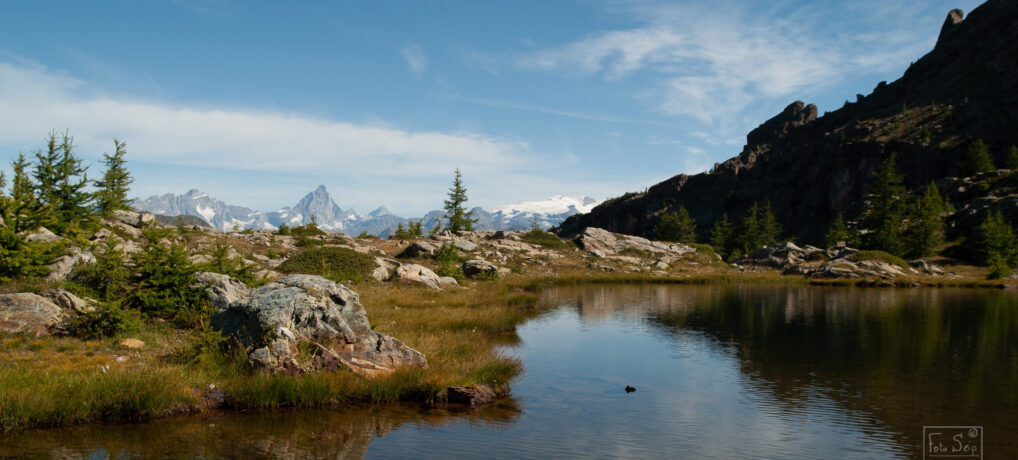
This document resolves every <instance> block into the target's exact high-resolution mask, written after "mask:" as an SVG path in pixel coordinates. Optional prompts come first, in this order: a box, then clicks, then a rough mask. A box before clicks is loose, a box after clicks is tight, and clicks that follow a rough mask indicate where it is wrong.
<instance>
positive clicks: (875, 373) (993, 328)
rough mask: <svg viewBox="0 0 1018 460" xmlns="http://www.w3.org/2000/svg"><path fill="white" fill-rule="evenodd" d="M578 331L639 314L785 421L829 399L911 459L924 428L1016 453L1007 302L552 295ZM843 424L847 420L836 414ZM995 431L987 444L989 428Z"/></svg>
mask: <svg viewBox="0 0 1018 460" xmlns="http://www.w3.org/2000/svg"><path fill="white" fill-rule="evenodd" d="M546 297H547V298H546V301H549V302H554V303H558V304H565V305H572V306H575V307H576V308H578V309H579V311H580V312H581V313H582V315H583V320H584V322H585V323H598V322H601V321H604V320H605V318H607V317H608V316H611V315H627V316H640V315H642V316H645V317H646V318H647V319H648V321H647V325H648V326H649V327H652V328H658V329H660V330H662V331H663V332H668V333H669V334H670V335H671V336H672V337H673V338H675V340H680V339H681V337H680V336H681V335H682V334H684V333H687V334H688V333H689V332H695V333H702V334H704V335H706V336H707V337H711V338H713V339H714V340H715V341H717V342H718V343H719V347H718V348H719V349H720V350H722V351H724V352H725V353H729V354H731V355H733V356H734V357H735V358H737V359H738V360H739V362H740V367H741V372H742V374H743V375H744V376H746V378H747V380H748V382H750V384H751V385H752V386H753V387H755V388H757V389H760V390H763V391H765V392H766V393H769V394H771V395H773V397H774V398H775V399H776V400H777V401H778V403H779V404H778V405H779V407H781V408H782V410H783V411H786V413H788V414H802V413H803V407H804V405H805V404H806V403H807V402H810V400H811V398H813V399H815V398H816V397H818V396H823V397H825V398H829V399H830V400H832V401H835V402H836V403H837V404H838V405H840V406H841V407H842V410H841V411H842V412H843V413H846V414H848V413H851V414H856V415H852V416H862V417H865V419H866V420H872V422H873V423H878V424H880V425H883V426H886V427H887V428H888V429H890V430H891V431H892V432H894V433H897V436H898V440H899V441H900V442H901V444H902V445H904V446H914V448H915V449H916V451H915V452H914V454H915V455H916V456H918V455H919V454H920V453H919V451H918V448H919V445H920V444H919V443H920V438H921V434H922V427H923V426H924V425H982V426H984V427H987V428H986V429H987V430H988V431H987V433H988V434H987V438H986V448H987V452H988V453H992V452H993V451H994V450H996V451H998V452H1000V451H1004V452H1010V453H1012V454H1014V453H1018V440H1016V439H1014V437H1013V436H1009V435H1007V433H1009V432H1011V433H1013V426H1014V424H1015V422H1016V421H1018V418H1016V417H1018V416H1016V414H1018V296H1016V295H1014V294H1012V293H1008V292H1001V291H988V290H974V289H858V288H846V289H834V288H818V287H806V288H783V287H773V286H629V287H619V286H603V287H584V288H579V289H570V288H563V289H558V290H552V291H549V292H547V293H546ZM846 416H847V415H846ZM989 427H997V429H998V430H1000V431H999V435H998V436H993V435H992V434H991V433H992V431H993V429H992V428H989Z"/></svg>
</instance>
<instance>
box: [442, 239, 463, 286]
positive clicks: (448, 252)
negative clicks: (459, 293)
mask: <svg viewBox="0 0 1018 460" xmlns="http://www.w3.org/2000/svg"><path fill="white" fill-rule="evenodd" d="M462 262H463V260H462V259H460V254H459V250H457V249H456V246H455V245H453V244H452V243H445V244H443V245H442V247H440V248H438V250H436V251H435V263H436V264H437V266H436V267H435V273H436V274H437V275H438V276H451V277H453V278H455V279H456V281H458V282H460V283H463V281H464V280H466V276H464V275H463V266H462V265H461V264H462Z"/></svg>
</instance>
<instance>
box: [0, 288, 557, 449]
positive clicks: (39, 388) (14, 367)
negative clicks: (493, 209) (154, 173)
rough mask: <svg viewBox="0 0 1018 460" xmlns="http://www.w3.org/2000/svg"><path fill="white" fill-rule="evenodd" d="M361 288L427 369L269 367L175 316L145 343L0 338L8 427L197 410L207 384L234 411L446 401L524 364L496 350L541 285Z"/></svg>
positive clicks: (2, 414)
mask: <svg viewBox="0 0 1018 460" xmlns="http://www.w3.org/2000/svg"><path fill="white" fill-rule="evenodd" d="M358 290H359V291H360V293H361V295H362V297H361V298H362V301H363V302H364V305H365V308H366V309H367V313H368V318H370V320H371V323H372V326H373V328H374V329H375V330H377V331H380V332H385V333H387V334H391V335H393V336H395V337H398V338H399V339H400V340H402V341H403V342H405V343H407V344H408V345H410V346H412V347H414V348H416V349H417V350H420V351H421V352H422V353H424V354H425V356H426V357H427V358H428V368H426V369H402V370H399V371H397V372H395V373H393V374H391V375H388V376H384V377H377V378H374V379H365V378H363V377H360V376H358V375H356V374H354V373H352V372H349V371H340V372H321V373H311V374H306V375H301V376H292V375H270V374H266V373H260V372H253V371H251V370H250V369H248V368H247V366H246V357H245V356H244V355H243V353H242V352H237V351H233V352H225V353H224V352H222V351H220V350H219V349H215V348H214V347H209V346H208V339H207V337H206V336H207V334H203V333H201V332H197V331H189V332H183V331H181V330H177V329H174V328H173V327H171V326H169V325H167V324H166V323H149V324H145V325H144V326H143V327H142V328H141V329H140V330H139V331H138V332H137V333H136V334H132V336H133V337H137V338H139V339H141V340H143V341H144V342H145V343H146V346H145V348H144V349H142V350H129V349H125V348H122V347H120V346H119V345H118V342H119V339H120V338H122V337H114V338H109V339H102V340H87V341H86V340H80V339H76V338H71V337H29V336H21V335H0V388H2V389H3V391H2V392H0V431H10V430H17V429H23V428H28V427H51V426H61V425H69V424H76V423H88V422H96V421H103V422H130V421H139V420H145V419H149V418H152V417H156V416H159V415H162V414H168V413H173V412H175V411H180V410H186V409H187V408H192V407H195V405H196V404H198V403H199V401H198V399H199V396H198V393H197V392H196V390H195V389H197V388H206V387H207V386H208V385H210V384H212V385H215V386H216V387H218V388H220V389H222V390H223V391H224V392H225V393H226V394H227V400H226V405H227V407H229V408H234V409H256V410H271V409H277V408H305V407H332V406H336V405H346V404H351V403H360V402H364V403H387V402H394V401H421V402H440V401H442V400H444V398H445V394H444V389H445V388H446V387H448V386H450V385H464V384H472V383H487V384H496V385H501V384H505V383H508V382H509V381H510V380H511V379H512V378H513V377H515V376H516V375H518V374H519V373H520V372H521V370H522V368H521V365H520V363H519V362H518V361H516V360H515V359H512V358H510V357H507V356H504V355H503V354H501V353H500V352H499V348H500V347H501V346H504V345H507V344H514V343H516V342H517V341H518V340H519V338H518V337H517V336H516V334H515V327H516V326H517V325H519V324H520V323H522V322H523V321H525V320H526V319H527V318H530V317H532V316H534V315H536V314H537V312H538V309H537V308H535V305H536V304H537V297H536V295H535V294H534V293H533V292H529V291H527V290H524V289H521V288H519V287H518V286H515V285H510V284H508V283H505V282H495V283H492V282H486V283H485V289H483V290H473V289H462V290H455V291H447V292H436V291H431V290H429V289H427V288H422V287H416V286H406V285H386V286H382V285H377V284H376V285H365V286H362V287H359V288H358ZM118 357H121V358H125V357H126V360H124V361H122V362H118V361H117V358H118ZM104 370H105V371H104Z"/></svg>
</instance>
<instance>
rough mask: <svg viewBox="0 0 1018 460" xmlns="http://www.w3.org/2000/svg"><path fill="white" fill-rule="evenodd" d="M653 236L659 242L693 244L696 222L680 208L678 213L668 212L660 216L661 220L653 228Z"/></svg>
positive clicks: (684, 209) (683, 208)
mask: <svg viewBox="0 0 1018 460" xmlns="http://www.w3.org/2000/svg"><path fill="white" fill-rule="evenodd" d="M654 234H655V235H656V237H657V239H658V240H660V241H675V242H679V243H694V242H696V221H695V220H693V218H692V217H690V216H689V212H688V211H686V208H685V207H680V208H679V211H678V212H670V213H666V214H665V215H663V216H661V220H659V221H658V223H657V225H656V226H654Z"/></svg>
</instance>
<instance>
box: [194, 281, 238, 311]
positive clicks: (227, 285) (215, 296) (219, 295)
mask: <svg viewBox="0 0 1018 460" xmlns="http://www.w3.org/2000/svg"><path fill="white" fill-rule="evenodd" d="M194 278H195V279H196V280H197V281H198V283H200V284H203V285H205V292H206V293H208V295H209V301H211V302H212V305H214V306H216V307H217V308H226V307H228V306H229V305H230V304H231V303H233V302H236V301H238V300H240V299H242V298H244V297H246V296H247V295H248V294H250V293H251V288H249V287H248V286H247V285H246V284H244V282H243V281H241V280H238V279H236V278H233V277H230V276H228V275H223V274H220V273H212V272H198V273H195V274H194Z"/></svg>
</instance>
